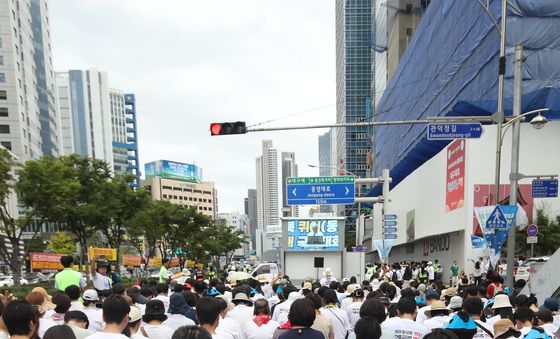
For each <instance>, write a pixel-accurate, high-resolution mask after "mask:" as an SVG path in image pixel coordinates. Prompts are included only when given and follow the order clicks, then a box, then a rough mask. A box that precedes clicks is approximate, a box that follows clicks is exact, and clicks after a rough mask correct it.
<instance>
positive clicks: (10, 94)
mask: <svg viewBox="0 0 560 339" xmlns="http://www.w3.org/2000/svg"><path fill="white" fill-rule="evenodd" d="M50 40H51V36H50V29H49V13H48V6H47V1H46V0H30V1H26V2H23V1H11V0H0V144H1V145H2V146H4V147H5V148H7V149H8V150H10V151H12V153H13V154H14V155H15V156H17V157H18V160H19V161H21V162H24V161H26V160H29V159H38V158H40V157H41V156H43V155H51V156H58V155H59V140H58V137H59V133H58V131H59V126H58V121H59V119H58V116H57V110H56V105H55V95H54V93H55V86H54V73H53V64H52V49H51V43H50Z"/></svg>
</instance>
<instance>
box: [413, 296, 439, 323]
mask: <svg viewBox="0 0 560 339" xmlns="http://www.w3.org/2000/svg"><path fill="white" fill-rule="evenodd" d="M437 300H439V294H438V293H437V292H436V291H434V290H430V291H428V292H426V306H424V307H422V308H420V309H419V310H418V315H417V316H416V322H417V323H419V324H424V321H426V319H428V316H427V315H426V311H429V310H430V309H431V305H432V303H433V302H435V301H437Z"/></svg>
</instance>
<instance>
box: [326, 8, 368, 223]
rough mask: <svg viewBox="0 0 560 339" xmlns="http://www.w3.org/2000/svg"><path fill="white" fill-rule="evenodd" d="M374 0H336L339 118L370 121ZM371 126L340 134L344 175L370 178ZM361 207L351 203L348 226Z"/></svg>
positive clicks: (346, 210)
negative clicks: (368, 157) (368, 159)
mask: <svg viewBox="0 0 560 339" xmlns="http://www.w3.org/2000/svg"><path fill="white" fill-rule="evenodd" d="M372 2H373V0H337V1H336V8H335V14H336V96H337V98H336V101H337V110H336V121H337V123H340V124H342V123H355V122H363V121H369V120H371V119H372V116H371V114H370V108H371V107H370V106H371V100H370V90H371V79H372V77H371V74H372V71H371V61H372V48H371V43H370V42H371V39H372V34H371V30H372ZM369 132H370V129H369V128H368V127H346V128H344V129H341V130H340V131H339V132H338V133H337V142H336V150H337V159H336V161H337V165H336V166H337V168H339V170H338V174H340V175H348V174H350V175H356V176H358V177H367V176H368V175H369V169H370V166H368V165H369V164H368V162H367V155H368V153H369V151H370V149H371V144H370V135H369ZM357 212H358V206H357V204H354V205H347V206H346V207H345V208H344V213H343V216H344V217H346V228H347V229H348V231H351V229H352V228H354V227H355V220H356V217H357Z"/></svg>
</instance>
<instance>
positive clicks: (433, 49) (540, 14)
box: [368, 0, 560, 196]
mask: <svg viewBox="0 0 560 339" xmlns="http://www.w3.org/2000/svg"><path fill="white" fill-rule="evenodd" d="M483 2H485V1H483ZM490 12H491V13H492V14H493V16H494V17H495V18H496V20H497V21H498V25H499V23H500V21H501V17H500V16H501V1H500V0H492V1H491V2H490ZM507 25H508V27H507V34H506V46H507V51H506V75H505V90H504V93H505V95H504V96H505V100H504V108H505V112H506V115H509V114H511V108H512V93H513V53H514V48H515V45H517V44H522V45H523V47H524V56H525V62H524V66H523V100H522V111H523V112H526V111H530V110H533V109H538V108H544V107H548V108H550V109H551V111H550V112H548V113H546V117H547V118H548V119H560V1H557V0H514V1H510V6H509V7H508V18H507ZM499 46H500V37H499V34H498V31H497V30H496V28H495V27H494V25H493V24H492V21H491V20H490V19H489V17H488V15H487V14H486V12H485V11H484V9H483V8H482V7H481V6H480V4H479V3H478V1H474V0H473V1H448V0H435V1H432V2H431V3H430V6H429V7H428V10H427V11H426V14H425V16H424V18H423V19H422V22H421V23H420V24H419V26H418V28H417V30H416V32H415V33H414V36H413V39H412V41H411V42H410V44H409V45H408V47H407V49H406V51H405V53H404V55H403V57H402V59H401V62H400V64H399V66H398V68H397V70H396V71H395V73H394V75H393V77H392V78H391V81H390V82H389V83H388V84H387V89H386V90H385V92H384V93H383V96H382V98H381V100H380V102H379V104H378V105H377V107H376V109H375V112H374V120H375V121H393V120H422V119H426V118H428V117H438V116H456V115H491V114H492V113H494V112H495V111H496V107H497V95H498V85H497V84H498V59H499ZM530 118H531V117H528V119H527V121H528V120H529V119H530ZM374 135H375V157H374V166H375V174H376V175H381V171H382V170H383V169H384V168H389V169H390V170H391V177H392V178H393V182H392V184H391V187H394V186H395V185H398V184H399V182H401V181H402V180H403V179H404V178H406V176H408V175H409V174H410V173H412V172H413V171H414V170H416V169H417V168H418V167H419V166H421V165H422V164H424V163H425V162H426V161H427V160H429V159H430V158H432V157H433V156H434V155H436V154H437V153H439V152H440V151H441V150H442V149H443V148H444V147H446V145H447V144H448V143H449V141H429V140H427V139H426V126H425V125H398V126H380V127H376V128H375V134H374ZM380 193H381V187H380V186H379V185H378V186H377V187H375V188H374V189H373V190H372V191H370V192H369V193H368V195H370V196H377V195H380Z"/></svg>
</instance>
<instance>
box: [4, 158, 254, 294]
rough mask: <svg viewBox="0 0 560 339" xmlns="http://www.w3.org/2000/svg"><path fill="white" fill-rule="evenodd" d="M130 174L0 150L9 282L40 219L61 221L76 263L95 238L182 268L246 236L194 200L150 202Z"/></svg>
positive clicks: (223, 252) (224, 251)
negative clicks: (20, 158)
mask: <svg viewBox="0 0 560 339" xmlns="http://www.w3.org/2000/svg"><path fill="white" fill-rule="evenodd" d="M133 180H134V176H132V175H129V174H125V175H120V174H119V175H116V174H115V175H113V173H112V171H111V169H110V166H109V164H108V163H107V162H105V161H102V160H98V159H93V158H84V157H81V156H79V155H70V156H63V157H59V158H53V157H43V158H41V159H39V160H29V161H27V162H25V163H24V164H20V163H17V162H16V161H15V160H14V158H13V157H12V155H11V153H10V152H9V151H7V150H6V149H0V232H1V233H2V236H3V237H4V239H0V258H2V259H3V260H4V262H5V263H6V264H7V265H8V266H9V268H10V269H11V271H12V274H13V278H14V283H15V284H19V280H20V279H19V278H20V276H21V270H22V267H23V265H24V260H23V258H21V255H20V252H21V250H22V249H23V250H24V251H25V253H27V252H28V246H26V248H22V246H23V245H22V243H23V236H24V231H29V230H31V233H29V232H27V234H31V236H30V237H31V239H29V240H31V241H28V242H27V243H28V245H29V244H31V243H33V239H35V238H36V237H37V235H38V233H39V232H40V230H41V227H40V225H42V224H45V223H52V224H56V225H58V226H59V227H60V228H61V229H62V230H63V231H65V232H66V233H68V234H69V235H71V237H72V238H73V240H74V241H75V242H76V243H77V244H79V246H78V250H77V251H78V253H77V254H78V257H79V261H80V266H87V264H88V260H87V258H88V256H87V251H88V248H89V244H90V243H91V242H92V241H96V242H102V243H105V244H107V245H108V247H111V248H116V249H117V253H120V251H119V249H120V248H121V246H122V245H123V244H125V243H126V244H127V245H128V246H130V247H132V248H134V249H135V250H136V251H137V253H138V254H139V255H141V256H142V261H143V263H144V264H147V263H148V260H149V258H151V257H154V256H155V254H156V251H157V250H159V251H160V253H162V254H163V255H164V256H165V255H167V254H173V255H176V256H177V257H178V258H179V261H180V266H181V267H183V265H184V263H185V261H186V260H187V259H191V260H210V259H214V260H217V258H218V257H219V256H226V257H229V256H230V255H231V253H232V252H233V251H234V250H236V249H238V248H239V247H240V246H241V245H242V244H243V243H244V242H246V240H245V235H244V233H243V232H242V231H240V230H236V229H233V228H231V227H228V226H225V225H221V224H217V223H215V222H214V220H212V218H211V217H208V216H206V215H203V214H201V213H199V212H198V210H197V207H196V206H190V207H189V206H183V205H174V204H171V203H170V202H168V201H153V200H151V199H150V196H149V193H148V192H147V191H146V190H145V189H142V188H140V189H136V190H134V189H132V188H131V183H132V182H133ZM16 206H17V208H15V207H16ZM30 226H31V227H30ZM2 240H5V241H2ZM99 240H101V241H99ZM8 244H9V246H8ZM118 259H119V262H120V258H118Z"/></svg>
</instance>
